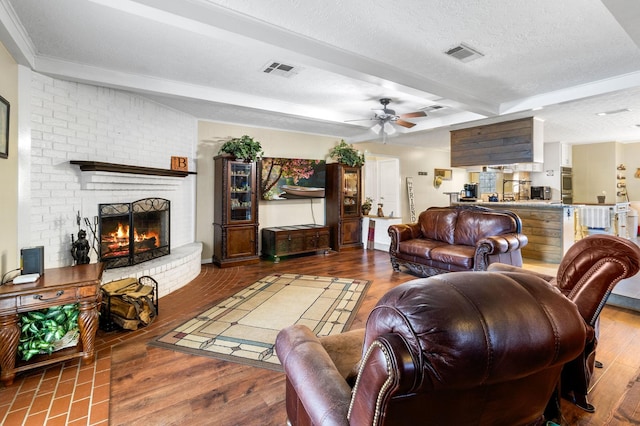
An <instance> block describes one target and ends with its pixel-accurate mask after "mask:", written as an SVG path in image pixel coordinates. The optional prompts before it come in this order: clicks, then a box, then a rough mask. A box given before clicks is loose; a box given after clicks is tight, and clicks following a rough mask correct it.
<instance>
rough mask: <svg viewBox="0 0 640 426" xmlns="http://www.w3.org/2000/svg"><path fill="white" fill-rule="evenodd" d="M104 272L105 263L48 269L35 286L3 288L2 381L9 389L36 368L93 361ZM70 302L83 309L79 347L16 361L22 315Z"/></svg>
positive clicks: (0, 293)
mask: <svg viewBox="0 0 640 426" xmlns="http://www.w3.org/2000/svg"><path fill="white" fill-rule="evenodd" d="M103 270H104V264H103V263H93V264H88V265H77V266H67V267H62V268H53V269H45V271H44V274H43V275H42V276H41V277H40V278H39V279H38V280H37V281H36V282H34V283H26V284H15V285H13V284H5V285H3V286H0V381H2V382H3V383H4V384H5V386H9V385H11V384H12V383H13V379H14V378H15V376H16V373H18V372H21V371H26V370H30V369H32V368H37V367H42V366H45V365H49V364H52V363H54V362H59V361H65V360H68V359H72V358H78V357H82V360H83V361H84V362H85V363H91V362H93V360H94V358H95V349H94V341H95V336H96V332H97V330H98V310H99V306H100V284H101V281H102V272H103ZM68 303H79V306H80V313H79V315H78V331H79V334H80V339H79V342H78V345H77V346H76V347H72V348H67V349H62V350H59V351H56V352H54V353H53V354H51V355H37V356H35V357H34V358H32V359H31V360H30V361H28V362H24V361H18V362H16V355H17V351H18V342H19V340H20V327H19V326H18V321H19V315H18V314H21V313H23V312H28V311H35V310H40V309H45V308H50V307H52V306H59V305H66V304H68Z"/></svg>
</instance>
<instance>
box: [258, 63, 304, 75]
mask: <svg viewBox="0 0 640 426" xmlns="http://www.w3.org/2000/svg"><path fill="white" fill-rule="evenodd" d="M298 70H299V68H297V67H294V66H293V65H287V64H283V63H281V62H269V63H268V64H267V65H265V66H264V67H263V69H262V72H263V73H265V74H273V75H279V76H280V77H287V78H288V77H291V76H294V75H296V74H298Z"/></svg>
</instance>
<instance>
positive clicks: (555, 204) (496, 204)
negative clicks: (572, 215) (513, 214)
mask: <svg viewBox="0 0 640 426" xmlns="http://www.w3.org/2000/svg"><path fill="white" fill-rule="evenodd" d="M451 204H452V205H454V206H468V205H472V206H473V205H475V206H484V207H491V208H501V209H504V208H507V207H538V208H543V209H561V208H563V207H566V204H562V202H561V201H548V200H521V201H467V202H464V201H459V202H457V203H451Z"/></svg>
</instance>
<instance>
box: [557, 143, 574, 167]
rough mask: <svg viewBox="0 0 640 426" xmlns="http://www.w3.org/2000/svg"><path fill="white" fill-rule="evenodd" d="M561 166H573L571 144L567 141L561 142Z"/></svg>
mask: <svg viewBox="0 0 640 426" xmlns="http://www.w3.org/2000/svg"><path fill="white" fill-rule="evenodd" d="M560 166H561V167H571V166H573V162H572V157H571V145H569V144H567V143H561V144H560Z"/></svg>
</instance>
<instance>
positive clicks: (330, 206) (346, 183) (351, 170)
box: [325, 163, 363, 251]
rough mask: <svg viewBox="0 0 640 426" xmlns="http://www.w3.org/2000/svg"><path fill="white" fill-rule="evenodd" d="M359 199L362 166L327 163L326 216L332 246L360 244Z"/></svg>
mask: <svg viewBox="0 0 640 426" xmlns="http://www.w3.org/2000/svg"><path fill="white" fill-rule="evenodd" d="M361 199H362V172H361V168H360V167H349V166H346V165H344V164H339V163H330V164H327V177H326V200H325V208H326V212H325V216H326V224H327V226H329V228H330V230H331V243H330V245H331V247H332V248H333V249H334V250H336V251H340V250H345V249H357V248H362V247H363V245H362V201H361Z"/></svg>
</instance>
